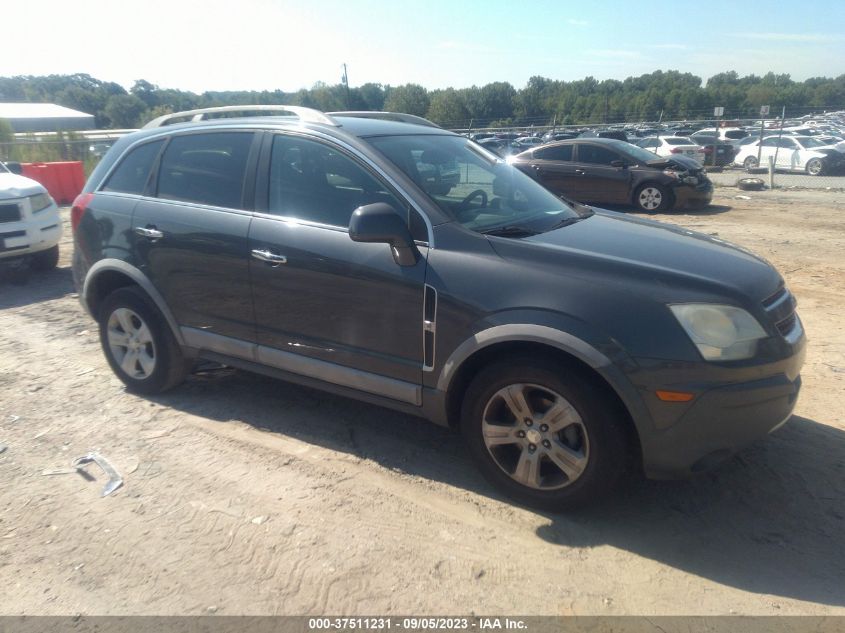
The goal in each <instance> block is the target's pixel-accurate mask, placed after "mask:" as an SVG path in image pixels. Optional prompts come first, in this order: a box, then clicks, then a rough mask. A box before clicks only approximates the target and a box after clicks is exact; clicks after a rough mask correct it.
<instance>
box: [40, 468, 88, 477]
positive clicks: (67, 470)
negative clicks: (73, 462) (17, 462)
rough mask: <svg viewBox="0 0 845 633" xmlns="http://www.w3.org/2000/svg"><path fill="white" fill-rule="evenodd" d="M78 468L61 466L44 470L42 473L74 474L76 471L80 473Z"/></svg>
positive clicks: (45, 474)
mask: <svg viewBox="0 0 845 633" xmlns="http://www.w3.org/2000/svg"><path fill="white" fill-rule="evenodd" d="M78 472H79V469H78V468H60V469H58V470H42V471H41V474H42V475H44V476H48V475H72V474H74V473H78Z"/></svg>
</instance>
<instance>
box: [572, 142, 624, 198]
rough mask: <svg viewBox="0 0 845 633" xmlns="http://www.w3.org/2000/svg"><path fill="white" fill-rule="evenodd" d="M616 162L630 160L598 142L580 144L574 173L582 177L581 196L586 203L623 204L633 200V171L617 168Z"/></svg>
mask: <svg viewBox="0 0 845 633" xmlns="http://www.w3.org/2000/svg"><path fill="white" fill-rule="evenodd" d="M614 161H621V162H622V163H623V164H627V163H628V162H629V161H626V160H625V157H624V156H622V155H621V154H618V153H617V152H615V151H613V150H612V149H610V148H609V147H606V146H604V145H599V144H598V143H596V144H593V143H578V149H577V155H576V163H577V167H576V170H575V173H576V174H577V175H579V176H580V183H581V184H580V187H579V195H580V196H581V198H582V199H583V200H584V201H585V202H607V203H618V204H624V203H627V202H629V201H630V199H631V193H630V191H631V184H630V183H631V171H630V169H628V167H627V166H625V167H616V166H613V165H611V163H612V162H614Z"/></svg>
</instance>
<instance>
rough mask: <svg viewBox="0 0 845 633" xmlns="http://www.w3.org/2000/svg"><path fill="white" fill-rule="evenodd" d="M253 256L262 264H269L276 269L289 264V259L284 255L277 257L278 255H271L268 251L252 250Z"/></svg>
mask: <svg viewBox="0 0 845 633" xmlns="http://www.w3.org/2000/svg"><path fill="white" fill-rule="evenodd" d="M252 256H253V257H254V258H255V259H260V260H261V261H262V262H267V263H268V264H270V265H271V266H273V267H276V266H278V265H279V264H287V263H288V258H287V257H285V256H284V255H276V253H271V252H270V251H268V250H262V249H258V248H254V249H252Z"/></svg>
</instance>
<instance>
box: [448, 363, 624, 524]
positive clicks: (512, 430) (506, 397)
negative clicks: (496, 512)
mask: <svg viewBox="0 0 845 633" xmlns="http://www.w3.org/2000/svg"><path fill="white" fill-rule="evenodd" d="M623 415H624V414H622V413H621V412H620V411H619V410H618V409H617V407H615V406H613V404H612V403H610V402H609V401H608V398H607V394H605V393H603V392H602V390H601V389H599V388H598V387H597V386H596V385H594V384H593V383H592V382H591V381H590V380H588V379H586V378H584V377H583V376H581V375H580V374H578V373H577V372H569V371H567V370H565V369H563V368H562V367H561V366H560V365H558V364H557V363H551V362H548V361H542V360H537V359H536V358H531V357H518V358H512V359H509V360H508V361H501V362H498V363H495V364H493V365H490V366H488V367H486V368H485V369H483V370H482V371H481V372H479V373H478V375H477V376H476V377H475V378H474V379H473V380H472V382H471V383H470V385H469V388H468V389H467V392H466V394H465V396H464V401H463V406H462V410H461V432H462V433H463V436H464V438H465V440H466V442H467V445H468V447H469V450H470V454H471V455H472V457H473V459H474V461H475V462H476V464H477V466H478V468H479V469H480V470H481V472H482V474H483V475H484V476H485V477H486V478H487V479H488V480H489V481H490V482H491V483H492V484H493V485H494V486H495V487H496V488H498V489H499V490H501V491H502V492H504V493H505V494H507V495H508V496H510V497H512V498H514V499H515V500H517V501H519V502H521V503H524V504H526V505H530V506H534V507H537V508H541V509H544V510H555V511H556V510H564V509H571V508H575V507H578V506H581V505H584V504H586V503H588V502H592V501H596V500H598V499H600V498H601V497H603V496H605V495H606V494H608V493H609V492H610V491H611V490H612V489H613V488H614V486H615V485H616V483H617V482H618V480H619V478H620V477H621V475H622V474H623V473H624V472H625V470H626V468H627V465H628V433H627V427H626V424H625V422H624V418H623Z"/></svg>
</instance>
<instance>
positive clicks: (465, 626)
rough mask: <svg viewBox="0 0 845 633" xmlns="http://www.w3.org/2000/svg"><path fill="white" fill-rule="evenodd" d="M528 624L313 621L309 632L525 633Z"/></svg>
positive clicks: (426, 620) (468, 620) (429, 620)
mask: <svg viewBox="0 0 845 633" xmlns="http://www.w3.org/2000/svg"><path fill="white" fill-rule="evenodd" d="M526 628H527V627H526V624H525V622H523V621H522V620H519V619H514V618H495V617H493V618H482V617H473V618H440V617H421V618H414V617H407V618H380V617H371V618H342V617H341V618H309V619H308V629H309V630H315V631H318V630H345V631H354V630H362V629H363V630H389V629H403V630H431V631H437V630H472V629H477V630H496V629H509V630H524V629H526Z"/></svg>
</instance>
